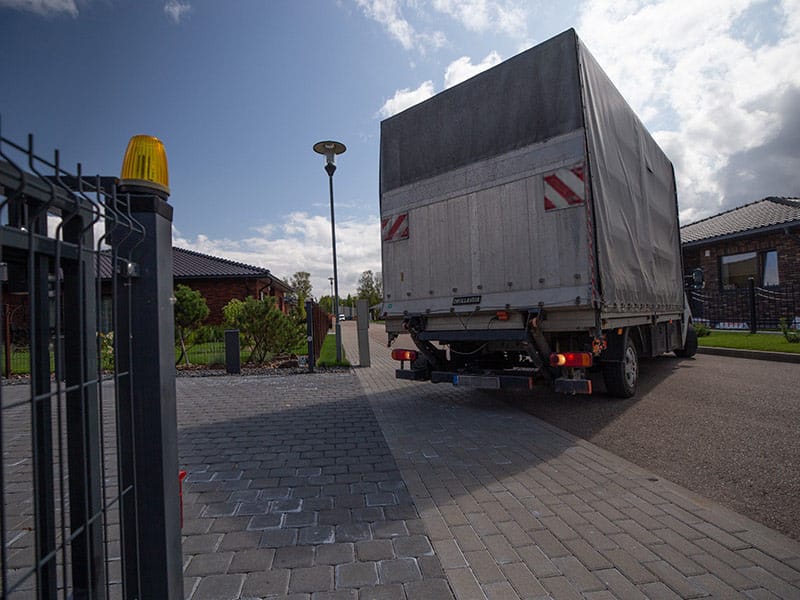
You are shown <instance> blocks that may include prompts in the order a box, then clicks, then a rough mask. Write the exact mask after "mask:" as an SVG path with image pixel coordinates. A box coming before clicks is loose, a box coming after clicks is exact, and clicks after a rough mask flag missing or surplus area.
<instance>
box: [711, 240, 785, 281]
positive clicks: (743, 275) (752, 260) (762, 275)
mask: <svg viewBox="0 0 800 600" xmlns="http://www.w3.org/2000/svg"><path fill="white" fill-rule="evenodd" d="M751 277H752V278H753V279H754V280H755V282H756V285H758V286H761V287H764V286H774V285H778V284H779V279H778V252H777V251H775V250H770V251H768V252H743V253H741V254H729V255H727V256H723V257H722V259H721V261H720V283H721V284H722V289H723V290H733V289H739V288H746V287H747V286H748V283H747V282H748V280H749V279H750V278H751Z"/></svg>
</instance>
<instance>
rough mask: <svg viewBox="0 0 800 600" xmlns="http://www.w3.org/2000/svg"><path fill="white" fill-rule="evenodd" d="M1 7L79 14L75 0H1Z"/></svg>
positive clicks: (54, 13) (46, 13) (41, 13)
mask: <svg viewBox="0 0 800 600" xmlns="http://www.w3.org/2000/svg"><path fill="white" fill-rule="evenodd" d="M0 8H15V9H17V10H28V11H30V12H34V13H36V14H39V15H56V14H60V13H66V14H68V15H72V16H73V17H77V16H78V5H77V4H76V2H75V0H0Z"/></svg>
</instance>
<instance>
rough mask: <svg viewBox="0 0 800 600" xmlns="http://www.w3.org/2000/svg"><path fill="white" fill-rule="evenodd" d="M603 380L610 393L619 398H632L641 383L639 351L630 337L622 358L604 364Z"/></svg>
mask: <svg viewBox="0 0 800 600" xmlns="http://www.w3.org/2000/svg"><path fill="white" fill-rule="evenodd" d="M603 380H604V381H605V382H606V389H607V390H608V393H609V394H611V395H612V396H615V397H617V398H630V397H631V396H633V395H634V394H635V393H636V385H637V384H638V383H639V353H638V352H637V351H636V344H634V343H633V340H632V339H631V338H630V337H629V338H628V339H627V341H626V342H625V350H624V352H623V353H622V360H620V361H615V362H609V363H606V364H604V365H603Z"/></svg>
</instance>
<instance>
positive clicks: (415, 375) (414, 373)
mask: <svg viewBox="0 0 800 600" xmlns="http://www.w3.org/2000/svg"><path fill="white" fill-rule="evenodd" d="M394 376H395V379H407V380H408V381H427V380H428V373H427V371H425V370H424V369H395V371H394Z"/></svg>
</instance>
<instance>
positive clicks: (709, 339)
mask: <svg viewBox="0 0 800 600" xmlns="http://www.w3.org/2000/svg"><path fill="white" fill-rule="evenodd" d="M697 342H698V343H699V344H700V345H701V346H710V347H712V348H736V349H739V350H768V351H771V352H795V353H800V344H790V343H789V342H787V341H786V338H784V337H783V335H782V334H780V333H748V332H746V331H717V330H712V331H711V334H710V335H707V336H705V337H701V338H698V339H697Z"/></svg>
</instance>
